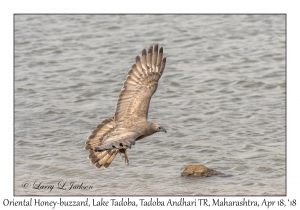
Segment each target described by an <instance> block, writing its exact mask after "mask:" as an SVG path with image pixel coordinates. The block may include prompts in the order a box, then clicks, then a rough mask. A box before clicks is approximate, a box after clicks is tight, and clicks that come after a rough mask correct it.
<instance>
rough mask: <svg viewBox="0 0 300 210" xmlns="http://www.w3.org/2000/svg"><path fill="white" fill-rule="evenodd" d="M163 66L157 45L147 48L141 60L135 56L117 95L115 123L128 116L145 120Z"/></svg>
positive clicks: (164, 60)
mask: <svg viewBox="0 0 300 210" xmlns="http://www.w3.org/2000/svg"><path fill="white" fill-rule="evenodd" d="M165 64H166V58H163V48H162V47H161V48H160V50H159V52H158V44H156V45H155V46H154V48H153V47H152V46H151V47H149V50H148V54H147V52H146V50H145V49H144V50H143V51H142V59H140V56H136V62H135V63H134V64H133V65H132V67H131V69H130V70H129V72H128V75H127V77H126V80H125V82H124V84H123V88H122V89H121V92H120V95H119V99H118V102H117V106H116V109H115V114H114V117H115V120H116V121H120V120H122V119H123V118H125V117H127V116H130V115H135V116H136V117H139V118H140V119H144V120H145V121H146V120H147V117H148V109H149V103H150V99H151V97H152V95H153V94H154V93H155V91H156V88H157V83H158V80H159V78H160V77H161V75H162V73H163V71H164V68H165Z"/></svg>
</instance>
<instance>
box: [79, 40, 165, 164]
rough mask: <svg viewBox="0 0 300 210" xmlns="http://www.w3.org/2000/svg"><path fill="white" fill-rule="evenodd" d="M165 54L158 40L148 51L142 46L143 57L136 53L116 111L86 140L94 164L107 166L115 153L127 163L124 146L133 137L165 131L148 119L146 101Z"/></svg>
mask: <svg viewBox="0 0 300 210" xmlns="http://www.w3.org/2000/svg"><path fill="white" fill-rule="evenodd" d="M165 65H166V58H163V48H162V47H161V48H160V49H159V50H158V44H156V45H155V46H154V47H153V46H150V47H149V49H148V53H147V51H146V49H143V50H142V58H140V56H136V58H135V63H134V64H133V65H132V66H131V68H130V70H129V72H128V74H127V77H126V79H125V81H124V83H123V87H122V89H121V92H120V95H119V98H118V101H117V106H116V108H115V113H114V115H113V116H111V117H109V118H106V119H103V120H102V121H101V123H100V124H99V125H98V126H97V127H96V128H95V129H94V131H93V132H92V134H91V135H90V136H89V137H88V140H87V141H86V145H85V149H86V150H89V156H88V159H89V160H90V164H91V165H95V166H96V168H100V167H102V166H103V167H104V168H107V167H108V166H109V165H110V164H111V162H112V161H113V160H114V158H115V156H116V155H117V153H121V154H122V155H123V158H124V159H125V163H129V159H128V155H127V153H126V150H127V149H128V148H131V146H132V145H134V144H135V142H136V141H138V140H140V139H142V138H145V137H147V136H150V135H152V134H154V133H156V132H165V133H166V132H167V131H166V129H165V128H164V127H163V126H162V125H160V124H157V123H152V122H148V110H149V103H150V100H151V97H152V95H153V94H154V93H155V91H156V89H157V85H158V81H159V79H160V77H161V75H162V74H163V71H164V68H165Z"/></svg>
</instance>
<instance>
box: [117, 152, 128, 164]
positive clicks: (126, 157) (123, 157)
mask: <svg viewBox="0 0 300 210" xmlns="http://www.w3.org/2000/svg"><path fill="white" fill-rule="evenodd" d="M119 151H120V153H122V154H124V155H122V159H125V163H127V165H129V159H128V156H127V153H126V149H120V150H119Z"/></svg>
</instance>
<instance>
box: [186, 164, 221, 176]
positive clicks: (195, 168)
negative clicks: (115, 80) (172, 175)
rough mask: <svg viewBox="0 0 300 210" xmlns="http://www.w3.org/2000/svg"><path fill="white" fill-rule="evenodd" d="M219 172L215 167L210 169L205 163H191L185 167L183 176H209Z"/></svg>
mask: <svg viewBox="0 0 300 210" xmlns="http://www.w3.org/2000/svg"><path fill="white" fill-rule="evenodd" d="M218 174H219V173H218V172H217V171H215V170H213V169H209V168H207V167H206V166H204V165H189V166H187V167H185V169H184V171H183V172H182V173H181V176H200V177H208V176H213V175H218Z"/></svg>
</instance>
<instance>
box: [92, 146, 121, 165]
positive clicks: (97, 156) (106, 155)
mask: <svg viewBox="0 0 300 210" xmlns="http://www.w3.org/2000/svg"><path fill="white" fill-rule="evenodd" d="M118 151H119V150H118V149H113V150H106V151H102V152H95V151H93V150H90V155H89V156H88V159H90V164H91V165H94V164H95V166H96V168H100V167H102V166H103V167H104V168H107V167H108V166H109V165H110V164H111V162H112V161H113V160H114V158H115V157H116V155H117V153H118Z"/></svg>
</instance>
